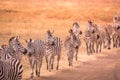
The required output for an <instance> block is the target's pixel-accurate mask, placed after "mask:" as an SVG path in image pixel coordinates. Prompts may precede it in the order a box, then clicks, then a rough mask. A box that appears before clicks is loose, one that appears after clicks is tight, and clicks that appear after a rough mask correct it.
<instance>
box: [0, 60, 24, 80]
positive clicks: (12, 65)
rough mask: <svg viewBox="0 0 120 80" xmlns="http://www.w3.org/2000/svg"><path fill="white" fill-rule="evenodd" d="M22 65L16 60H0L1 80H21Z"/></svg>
mask: <svg viewBox="0 0 120 80" xmlns="http://www.w3.org/2000/svg"><path fill="white" fill-rule="evenodd" d="M22 72H23V68H22V64H21V63H20V61H19V60H17V59H15V58H11V59H8V60H6V61H1V60H0V80H21V79H22Z"/></svg>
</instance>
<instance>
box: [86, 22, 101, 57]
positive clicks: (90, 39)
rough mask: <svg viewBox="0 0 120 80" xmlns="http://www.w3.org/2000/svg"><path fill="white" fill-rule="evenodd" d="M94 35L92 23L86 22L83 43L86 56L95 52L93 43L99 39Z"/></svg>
mask: <svg viewBox="0 0 120 80" xmlns="http://www.w3.org/2000/svg"><path fill="white" fill-rule="evenodd" d="M94 33H95V28H94V23H93V21H91V20H88V25H87V27H86V30H85V32H84V41H85V43H86V49H87V54H88V55H90V54H92V53H94V52H95V49H94V43H95V42H96V39H98V38H99V36H98V35H96V34H94Z"/></svg>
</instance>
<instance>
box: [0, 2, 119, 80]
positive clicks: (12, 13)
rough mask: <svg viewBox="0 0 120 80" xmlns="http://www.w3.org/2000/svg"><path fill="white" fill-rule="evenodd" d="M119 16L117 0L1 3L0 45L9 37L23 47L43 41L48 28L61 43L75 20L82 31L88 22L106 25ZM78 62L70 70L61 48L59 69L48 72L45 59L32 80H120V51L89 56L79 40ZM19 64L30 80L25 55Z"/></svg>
mask: <svg viewBox="0 0 120 80" xmlns="http://www.w3.org/2000/svg"><path fill="white" fill-rule="evenodd" d="M118 13H120V0H0V45H2V44H8V40H9V39H10V37H12V36H16V35H19V36H20V41H21V42H22V43H23V44H24V46H25V47H26V43H25V39H27V40H28V39H29V38H32V39H42V40H44V38H45V32H46V31H47V30H48V29H50V30H54V35H55V36H59V37H60V38H62V40H63V42H64V39H65V36H66V35H68V34H67V32H68V30H69V29H70V28H72V23H73V22H74V21H78V22H79V23H80V27H81V30H82V31H84V30H85V26H86V24H87V20H89V19H92V20H94V22H95V23H97V24H106V23H108V24H109V23H112V18H113V16H114V15H115V14H118ZM81 39H82V37H81ZM78 59H79V60H78V61H77V62H76V61H75V60H74V63H73V64H74V66H73V67H69V66H68V61H67V56H66V52H65V49H64V48H63V50H62V57H61V60H60V69H59V70H58V71H56V70H55V69H54V70H53V71H52V72H48V71H47V70H46V63H45V60H44V61H43V66H42V68H41V76H40V78H37V77H36V76H35V77H34V80H120V48H118V49H112V50H109V51H108V50H103V51H102V53H100V54H94V55H92V56H88V55H86V49H85V45H84V41H82V45H81V48H80V50H79V55H78ZM55 63H56V62H55ZM22 64H23V67H24V72H23V80H30V78H29V77H30V71H31V69H30V66H29V62H28V59H27V57H26V56H23V58H22Z"/></svg>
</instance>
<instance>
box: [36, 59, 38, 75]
mask: <svg viewBox="0 0 120 80" xmlns="http://www.w3.org/2000/svg"><path fill="white" fill-rule="evenodd" d="M37 74H38V61H37V62H36V76H37Z"/></svg>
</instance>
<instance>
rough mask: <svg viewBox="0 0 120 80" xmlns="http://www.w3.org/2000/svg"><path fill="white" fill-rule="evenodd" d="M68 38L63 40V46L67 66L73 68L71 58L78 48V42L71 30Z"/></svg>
mask: <svg viewBox="0 0 120 80" xmlns="http://www.w3.org/2000/svg"><path fill="white" fill-rule="evenodd" d="M69 34H70V35H69V36H67V37H66V38H65V41H64V46H65V49H66V51H67V57H68V63H69V66H73V56H74V53H75V52H76V49H78V48H79V45H80V42H79V39H78V38H77V37H76V35H75V34H74V33H73V30H72V29H70V30H69Z"/></svg>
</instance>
